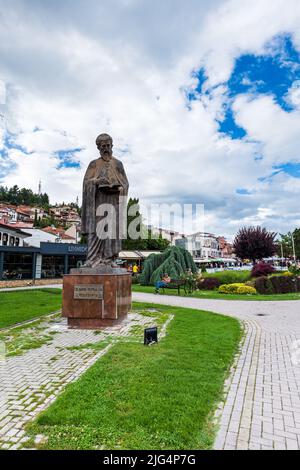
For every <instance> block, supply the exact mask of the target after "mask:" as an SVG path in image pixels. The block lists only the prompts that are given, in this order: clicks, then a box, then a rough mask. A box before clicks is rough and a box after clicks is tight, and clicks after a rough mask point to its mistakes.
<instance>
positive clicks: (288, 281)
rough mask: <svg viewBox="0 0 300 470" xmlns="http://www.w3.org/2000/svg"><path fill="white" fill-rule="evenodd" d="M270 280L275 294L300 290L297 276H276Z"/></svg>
mask: <svg viewBox="0 0 300 470" xmlns="http://www.w3.org/2000/svg"><path fill="white" fill-rule="evenodd" d="M270 280H271V282H272V286H273V290H274V292H275V294H288V293H289V292H297V291H298V290H299V289H298V282H297V278H296V277H291V276H274V277H272V278H271V279H270Z"/></svg>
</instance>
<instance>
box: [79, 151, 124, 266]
mask: <svg viewBox="0 0 300 470" xmlns="http://www.w3.org/2000/svg"><path fill="white" fill-rule="evenodd" d="M128 187H129V184H128V180H127V177H126V173H125V170H124V167H123V164H122V162H120V161H119V160H117V159H116V158H114V157H110V158H109V159H108V160H106V159H103V158H98V159H97V160H93V161H92V162H91V163H90V164H89V166H88V169H87V171H86V174H85V177H84V180H83V196H82V214H81V218H82V229H81V231H82V234H83V235H87V236H88V255H87V263H88V264H89V265H90V266H97V265H98V264H101V262H105V261H106V262H107V261H109V260H114V259H115V258H116V257H117V256H118V254H119V252H120V251H121V249H122V238H123V236H124V233H123V230H124V227H120V224H119V222H120V221H121V223H122V221H124V222H125V217H126V214H125V213H124V211H125V210H126V207H125V205H126V204H125V203H126V196H127V194H128ZM120 196H123V198H121V197H120ZM101 204H112V206H113V207H114V209H115V216H116V219H115V221H116V226H115V228H116V233H115V235H114V236H113V237H109V238H105V237H102V235H103V230H99V227H100V226H101V225H103V224H101V220H103V218H104V217H105V216H99V215H97V214H96V212H97V209H98V208H99V206H100V205H101Z"/></svg>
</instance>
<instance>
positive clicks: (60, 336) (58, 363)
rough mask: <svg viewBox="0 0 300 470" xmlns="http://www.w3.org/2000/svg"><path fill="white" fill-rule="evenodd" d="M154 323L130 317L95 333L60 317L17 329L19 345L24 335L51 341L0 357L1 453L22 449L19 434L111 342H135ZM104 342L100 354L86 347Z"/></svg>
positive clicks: (9, 330)
mask: <svg viewBox="0 0 300 470" xmlns="http://www.w3.org/2000/svg"><path fill="white" fill-rule="evenodd" d="M171 319H172V317H169V320H167V322H166V323H165V325H164V326H163V328H162V329H161V335H162V336H163V335H164V334H165V329H166V327H167V324H168V322H169V321H170V320H171ZM153 322H155V319H154V318H152V317H147V316H144V315H138V314H137V313H134V314H129V315H128V317H127V319H125V320H124V321H123V322H122V323H120V324H118V325H115V326H113V327H108V328H104V329H103V330H101V331H98V332H96V334H95V332H94V331H93V330H69V329H68V328H67V324H66V320H65V319H62V318H61V317H60V318H56V319H55V318H54V319H53V318H52V319H49V318H48V319H45V320H43V321H42V322H41V323H40V324H39V325H37V326H33V327H32V328H30V330H28V329H27V328H26V331H24V330H22V332H21V333H19V334H21V335H23V337H22V338H21V341H19V342H22V341H23V343H24V340H25V335H26V334H27V335H28V336H30V335H31V337H32V336H33V335H34V338H35V339H38V337H39V335H40V338H45V336H46V338H48V339H49V337H50V341H47V342H45V344H43V345H42V346H41V347H39V348H37V349H30V350H29V351H24V352H23V354H22V355H18V356H11V357H7V358H6V359H5V358H2V360H1V356H0V449H18V448H22V446H23V444H24V442H25V441H26V440H28V438H27V437H26V432H25V431H24V425H26V423H28V422H29V421H32V420H33V419H34V418H35V417H36V416H37V415H38V414H39V413H40V412H41V411H42V410H44V409H46V408H47V407H48V406H49V405H50V404H51V403H52V402H53V401H54V400H55V399H56V397H57V396H58V395H59V393H61V391H62V390H63V389H64V387H65V386H66V385H67V384H68V383H69V382H72V381H74V380H76V379H77V378H78V377H79V376H80V375H81V374H82V373H83V372H84V371H85V370H86V369H88V368H89V367H90V366H91V365H92V364H93V363H94V362H95V361H96V360H97V359H98V358H99V357H100V356H102V355H103V354H105V353H106V352H107V351H108V349H109V348H110V347H111V345H112V341H118V340H119V339H120V337H129V340H130V341H137V340H138V339H137V337H136V333H135V330H136V328H137V326H140V327H141V328H144V327H145V326H150V325H153ZM23 331H24V333H23ZM7 332H8V334H9V335H11V334H12V333H11V332H12V329H7ZM2 333H3V332H2ZM161 335H160V336H161ZM140 336H141V335H140ZM19 340H20V338H19ZM105 340H106V341H109V342H110V344H108V345H107V346H106V347H105V349H102V350H101V351H99V349H98V350H97V349H91V348H89V347H88V345H89V344H91V343H99V342H101V341H105ZM74 347H75V348H74ZM78 347H79V348H78ZM70 348H71V349H70ZM0 352H1V351H0Z"/></svg>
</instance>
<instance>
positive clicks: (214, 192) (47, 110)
mask: <svg viewBox="0 0 300 470" xmlns="http://www.w3.org/2000/svg"><path fill="white" fill-rule="evenodd" d="M112 3H113V8H112V6H111V5H112ZM0 12H1V13H2V18H3V21H2V23H1V25H0V115H1V116H0V183H2V184H6V185H12V184H18V185H20V186H28V187H31V188H32V189H33V190H36V189H37V187H38V182H39V180H40V179H41V180H42V186H43V190H44V191H47V192H48V193H49V195H50V198H51V200H52V202H56V201H66V200H76V197H77V196H79V198H80V196H81V189H82V178H83V175H84V171H85V168H86V166H87V165H88V163H89V161H90V160H91V159H93V158H96V156H97V150H96V148H95V138H96V136H97V135H98V134H99V133H100V132H109V133H110V134H111V135H112V136H113V137H114V151H115V155H116V156H117V157H118V158H120V159H121V160H122V161H123V163H124V165H125V167H126V169H127V173H128V177H129V180H130V192H131V195H132V196H136V197H140V199H141V200H142V201H143V202H144V203H147V202H158V203H164V202H170V201H172V202H182V203H184V202H185V201H194V202H195V203H202V204H204V208H205V227H204V228H205V230H207V231H213V232H216V233H219V234H221V233H223V234H225V235H228V236H229V237H232V236H233V235H234V234H235V232H236V230H237V229H238V228H239V227H240V226H241V225H252V224H259V225H263V226H266V227H267V228H270V229H272V230H275V231H278V232H284V231H288V230H291V229H293V228H294V227H296V226H300V210H299V208H298V204H297V202H296V201H297V200H298V199H299V191H300V155H299V148H300V142H299V140H300V56H299V54H300V33H299V31H300V3H299V1H297V0H290V1H289V2H285V1H283V0H264V1H263V2H262V1H261V0H253V1H252V2H248V1H246V0H211V1H208V0H187V1H186V2H182V1H181V0H165V1H164V2H161V1H158V0H153V1H152V2H151V7H150V4H149V2H147V1H146V0H103V1H102V2H98V1H96V0H89V1H88V2H86V1H83V0H75V1H71V0H65V1H64V2H58V1H56V0H53V1H52V2H44V1H42V0H26V1H25V0H11V1H10V2H9V3H8V2H6V1H4V0H0ZM283 12H284V14H283Z"/></svg>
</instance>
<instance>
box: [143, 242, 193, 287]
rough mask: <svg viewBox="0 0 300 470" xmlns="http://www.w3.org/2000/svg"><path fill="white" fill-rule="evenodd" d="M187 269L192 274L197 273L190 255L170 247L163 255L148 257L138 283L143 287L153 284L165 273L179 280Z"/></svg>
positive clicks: (182, 249) (182, 250)
mask: <svg viewBox="0 0 300 470" xmlns="http://www.w3.org/2000/svg"><path fill="white" fill-rule="evenodd" d="M188 269H191V271H192V272H193V273H196V272H197V268H196V265H195V263H194V260H193V258H192V256H191V254H190V253H189V252H188V251H187V250H185V249H184V248H180V247H177V246H171V247H169V248H167V249H166V250H165V251H164V252H163V253H158V254H152V255H150V256H149V258H148V259H147V260H146V261H145V263H144V268H143V271H142V274H141V276H140V283H141V284H143V285H149V284H154V283H155V282H157V281H159V280H160V279H161V278H162V276H163V275H164V274H165V273H168V275H169V276H170V277H171V278H172V279H179V277H180V276H181V275H182V274H183V273H184V272H186V271H187V270H188Z"/></svg>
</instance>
